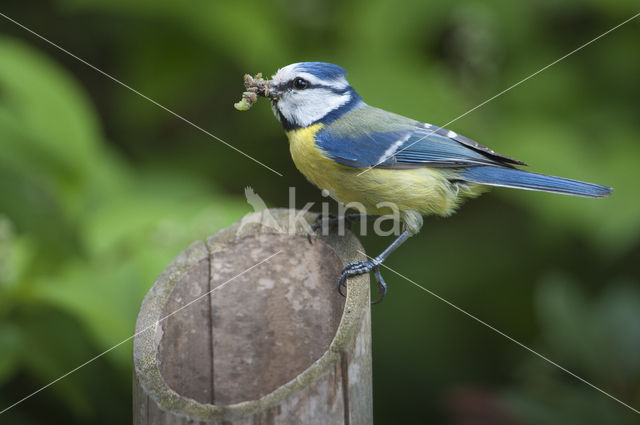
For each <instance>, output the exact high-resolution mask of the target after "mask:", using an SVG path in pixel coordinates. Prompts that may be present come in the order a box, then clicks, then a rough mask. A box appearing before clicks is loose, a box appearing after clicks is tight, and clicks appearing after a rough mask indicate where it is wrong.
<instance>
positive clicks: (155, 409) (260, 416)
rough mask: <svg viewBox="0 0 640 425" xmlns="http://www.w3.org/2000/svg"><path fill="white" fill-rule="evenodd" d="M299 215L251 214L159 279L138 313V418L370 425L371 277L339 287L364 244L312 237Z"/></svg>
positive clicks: (223, 424)
mask: <svg viewBox="0 0 640 425" xmlns="http://www.w3.org/2000/svg"><path fill="white" fill-rule="evenodd" d="M298 213H299V211H293V210H265V211H263V212H261V213H253V214H249V215H248V216H245V217H244V218H243V219H242V220H241V221H240V222H238V223H236V224H234V225H232V226H231V227H229V228H227V229H224V230H222V231H220V232H219V233H217V234H215V235H213V236H211V237H210V238H208V239H207V241H206V243H204V242H202V241H198V242H195V243H194V244H192V245H191V246H190V247H189V248H187V249H186V250H185V251H183V252H182V253H181V254H180V255H178V257H176V258H175V259H174V260H173V261H172V262H171V264H169V266H168V267H167V268H166V269H165V271H164V272H163V273H162V275H161V276H160V278H158V280H157V281H156V283H155V284H154V285H153V287H152V288H151V289H150V290H149V292H148V294H147V295H146V297H145V298H144V300H143V302H142V307H141V309H140V313H139V315H138V321H137V323H136V337H135V339H134V343H133V360H134V384H133V385H134V397H133V404H134V406H133V409H134V421H133V422H134V424H191V423H199V424H216V425H249V424H252V425H253V424H265V425H266V424H269V425H279V424H309V425H314V424H323V425H333V424H350V425H353V424H370V423H372V421H373V420H372V414H373V411H372V410H373V409H372V383H371V319H370V309H369V277H368V275H363V276H359V277H357V278H354V279H350V280H349V284H348V285H349V286H348V292H347V298H346V299H345V298H343V297H342V296H340V295H339V294H338V293H337V291H336V283H337V279H338V276H339V274H340V270H341V269H342V267H343V266H344V264H346V263H347V262H349V261H354V260H358V259H362V258H363V257H362V255H361V254H359V253H358V251H362V247H361V245H360V243H359V242H358V240H357V239H356V238H355V237H354V236H353V235H352V234H351V233H350V232H347V235H346V236H337V235H336V234H335V233H332V234H330V235H328V236H319V237H318V238H317V239H315V240H314V242H313V244H310V243H309V242H308V240H307V236H306V233H305V231H304V229H303V228H302V227H301V226H300V225H299V223H298V224H296V223H295V220H294V218H295V215H296V214H298ZM303 216H304V217H305V219H306V220H307V221H308V222H309V223H313V221H314V219H315V217H316V214H311V213H307V214H304V215H303ZM278 252H279V253H278ZM276 253H277V254H276ZM273 254H276V255H273ZM272 255H273V256H272ZM270 256H272V257H270ZM269 257H270V258H269ZM267 258H269V259H268V260H267V261H264V262H262V263H260V262H261V261H263V260H265V259H267ZM256 264H259V265H257V266H256ZM215 288H218V289H215ZM211 290H214V291H213V292H212V293H211V294H210V295H204V296H203V294H207V293H208V292H209V291H211ZM189 303H192V304H189ZM187 304H189V305H187ZM185 306H186V307H185ZM176 311H177V312H176ZM174 312H175V313H174ZM172 313H173V314H172Z"/></svg>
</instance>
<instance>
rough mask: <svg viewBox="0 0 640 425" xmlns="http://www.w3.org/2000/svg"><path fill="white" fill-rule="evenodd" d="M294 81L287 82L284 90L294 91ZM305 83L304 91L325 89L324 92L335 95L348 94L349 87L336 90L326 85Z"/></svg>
mask: <svg viewBox="0 0 640 425" xmlns="http://www.w3.org/2000/svg"><path fill="white" fill-rule="evenodd" d="M295 81H296V78H294V79H293V80H291V81H289V82H288V83H287V84H286V85H285V88H286V89H290V90H293V89H295V86H294V84H295ZM305 81H306V82H307V86H306V87H305V88H304V90H309V89H326V90H329V91H331V92H333V93H336V94H345V93H346V92H348V91H349V86H347V87H344V88H340V89H337V88H335V87H333V86H329V85H326V84H314V83H312V82H310V81H309V80H305Z"/></svg>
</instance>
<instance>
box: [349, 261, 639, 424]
mask: <svg viewBox="0 0 640 425" xmlns="http://www.w3.org/2000/svg"><path fill="white" fill-rule="evenodd" d="M358 252H359V253H360V254H362V255H364V256H365V257H367V258H369V259H373V257H370V256H368V255H367V254H365V253H364V252H362V251H358ZM381 266H382V267H384V268H385V269H387V270H390V271H392V272H393V273H395V274H397V275H398V276H400V277H401V278H403V279H405V280H406V281H407V282H409V283H411V284H413V285H414V286H416V287H418V288H420V289H422V290H423V291H425V292H426V293H428V294H429V295H432V296H434V297H436V298H437V299H439V300H440V301H442V302H443V303H445V304H447V305H449V306H450V307H453V308H455V309H456V310H458V311H459V312H460V313H462V314H465V315H466V316H468V317H470V318H472V319H473V320H475V321H476V322H478V323H480V324H481V325H484V326H486V327H487V328H489V329H491V330H492V331H494V332H496V333H497V334H499V335H502V336H503V337H505V338H507V339H508V340H509V341H511V342H513V343H516V344H517V345H519V346H520V347H522V348H524V349H525V350H527V351H528V352H530V353H531V354H535V355H536V356H538V357H540V358H541V359H542V360H544V361H546V362H547V363H549V364H551V365H553V366H555V367H557V368H558V369H560V370H562V371H563V372H565V373H568V374H569V375H571V376H573V377H574V378H576V379H577V380H579V381H581V382H582V383H584V384H587V385H588V386H590V387H591V388H593V389H594V390H597V391H599V392H601V393H602V394H604V395H606V396H607V397H609V398H611V399H612V400H615V401H617V402H618V403H620V404H621V405H623V406H625V407H627V408H628V409H631V410H633V411H634V412H635V413H638V414H640V410H638V409H636V408H635V407H632V406H630V405H628V404H627V403H625V402H624V401H622V400H620V399H618V398H616V397H614V396H612V395H611V394H609V393H608V392H606V391H604V390H603V389H600V388H599V387H596V386H595V385H594V384H592V383H591V382H589V381H587V380H586V379H584V378H581V377H580V376H578V375H576V374H575V373H573V372H571V371H570V370H569V369H567V368H565V367H562V366H560V365H559V364H558V363H556V362H554V361H553V360H551V359H549V358H548V357H545V356H543V355H542V354H540V353H538V352H537V351H535V350H534V349H533V348H529V347H528V346H526V345H524V344H523V343H521V342H520V341H518V340H517V339H515V338H512V337H511V336H509V335H507V334H506V333H504V332H502V331H501V330H500V329H496V328H495V327H493V326H491V325H490V324H488V323H487V322H485V321H483V320H482V319H479V318H478V317H476V316H474V315H473V314H471V313H469V312H468V311H466V310H464V309H462V308H461V307H458V306H457V305H455V304H454V303H452V302H451V301H448V300H446V299H445V298H442V297H441V296H440V295H438V294H436V293H435V292H433V291H430V290H429V289H427V288H425V287H424V286H422V285H420V284H418V283H416V282H414V281H413V280H411V279H409V278H408V277H407V276H405V275H403V274H401V273H399V272H397V271H395V270H393V269H392V268H391V267H389V266H386V265H385V264H384V263H383V264H381Z"/></svg>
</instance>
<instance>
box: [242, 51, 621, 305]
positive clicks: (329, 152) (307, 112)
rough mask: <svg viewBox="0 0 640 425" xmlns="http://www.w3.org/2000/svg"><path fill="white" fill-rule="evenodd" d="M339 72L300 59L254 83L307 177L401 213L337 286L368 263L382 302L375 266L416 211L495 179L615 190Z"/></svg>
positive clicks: (427, 211) (601, 193)
mask: <svg viewBox="0 0 640 425" xmlns="http://www.w3.org/2000/svg"><path fill="white" fill-rule="evenodd" d="M259 75H261V74H259ZM346 76H347V72H346V71H345V70H344V69H343V68H342V67H340V66H338V65H335V64H332V63H327V62H299V63H293V64H291V65H287V66H285V67H283V68H280V69H278V71H277V72H276V73H275V74H274V75H273V76H272V78H271V80H270V81H268V84H267V89H266V90H265V89H264V87H265V86H264V84H263V85H262V86H261V87H260V90H258V95H261V96H264V97H268V98H269V99H270V103H271V108H272V110H273V113H274V114H275V116H276V118H277V119H278V120H279V121H280V123H281V124H282V127H283V128H284V131H285V133H286V136H287V138H288V140H289V149H290V153H291V157H292V159H293V162H294V164H295V166H296V167H297V169H298V170H299V171H300V172H301V173H302V174H303V175H304V176H305V177H306V178H307V180H309V181H310V182H311V183H313V184H314V185H315V186H317V187H318V188H320V189H322V190H325V191H326V192H328V194H329V195H330V196H331V197H332V198H334V199H335V200H337V201H339V202H341V203H343V204H349V203H353V202H357V203H359V204H361V205H363V206H364V208H366V212H367V214H372V215H383V214H386V213H388V207H381V205H388V204H385V203H392V204H393V205H395V206H396V207H397V209H398V211H399V212H400V218H401V220H402V231H401V233H400V235H399V236H398V237H397V238H396V239H395V240H394V241H393V242H392V243H391V244H390V245H389V246H388V247H387V248H386V249H385V250H384V251H382V253H380V254H379V255H378V256H376V257H375V258H371V257H369V259H365V260H359V261H354V262H351V263H348V264H346V265H345V267H344V269H343V270H342V273H341V275H340V278H339V279H338V284H337V287H338V291H339V292H340V294H342V295H344V293H343V292H342V288H343V287H346V283H347V280H348V279H349V278H351V277H353V276H356V275H360V274H365V273H370V272H373V273H374V277H375V279H376V281H377V284H378V290H379V292H380V298H379V299H378V300H377V301H376V302H379V301H381V300H382V299H383V298H384V296H385V295H386V293H387V284H386V282H385V281H384V279H383V278H382V274H381V272H380V265H381V264H382V263H383V262H384V261H385V260H386V259H387V257H388V256H389V255H390V254H391V253H392V252H393V251H394V250H396V249H397V248H398V247H399V246H400V245H402V243H403V242H405V241H406V240H407V239H408V238H410V237H411V236H414V235H416V234H417V233H418V232H419V231H420V229H421V228H422V225H423V218H422V217H423V216H428V215H439V216H443V217H446V216H449V215H451V214H452V213H453V212H454V211H456V209H457V208H458V207H459V206H460V204H461V203H462V201H463V200H465V199H468V198H473V197H476V196H478V195H480V194H482V193H483V192H485V191H487V190H488V189H489V188H490V187H492V186H498V187H506V188H515V189H525V190H534V191H542V192H552V193H559V194H563V195H573V196H580V197H585V198H603V197H606V196H608V195H610V194H611V193H612V190H613V189H612V188H610V187H606V186H602V185H598V184H594V183H587V182H582V181H577V180H571V179H567V178H563V177H555V176H550V175H545V174H538V173H533V172H529V171H525V170H523V169H522V168H520V167H523V166H526V165H527V164H525V163H524V162H522V161H520V160H517V159H514V158H510V157H508V156H505V155H502V154H499V153H497V152H495V151H493V150H491V149H490V148H488V147H486V146H484V145H481V144H479V143H478V142H476V141H474V140H472V139H469V138H467V137H464V136H462V135H460V134H458V133H456V132H455V131H452V130H448V129H446V128H442V127H438V126H436V125H432V124H428V123H426V122H422V121H417V120H414V119H411V118H407V117H405V116H402V115H398V114H395V113H392V112H388V111H386V110H383V109H379V108H376V107H373V106H370V105H368V104H367V103H365V102H364V101H363V99H362V98H361V97H360V95H359V94H358V93H357V92H356V91H355V90H354V89H353V87H352V86H351V85H350V84H349V82H348V81H347V79H346ZM245 81H246V80H245ZM255 91H256V90H254V92H255ZM254 98H255V96H254Z"/></svg>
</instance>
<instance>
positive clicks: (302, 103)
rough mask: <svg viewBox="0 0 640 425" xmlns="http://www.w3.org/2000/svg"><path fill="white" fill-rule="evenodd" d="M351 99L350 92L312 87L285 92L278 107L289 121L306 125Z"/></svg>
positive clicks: (301, 125)
mask: <svg viewBox="0 0 640 425" xmlns="http://www.w3.org/2000/svg"><path fill="white" fill-rule="evenodd" d="M349 100H351V94H349V93H348V92H347V93H344V94H341V95H338V94H336V93H334V92H332V91H330V90H323V89H312V90H306V91H300V92H291V93H287V94H285V95H284V96H283V97H282V99H280V101H279V102H278V109H279V110H280V113H281V114H282V116H283V117H284V118H285V119H286V120H287V121H289V122H291V123H294V124H297V125H299V126H300V127H306V126H308V125H310V124H312V123H313V122H315V121H318V120H320V119H322V118H324V117H325V116H326V115H327V114H328V113H330V112H331V111H333V110H334V109H338V108H339V107H340V106H342V105H344V104H345V103H347V102H349Z"/></svg>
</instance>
